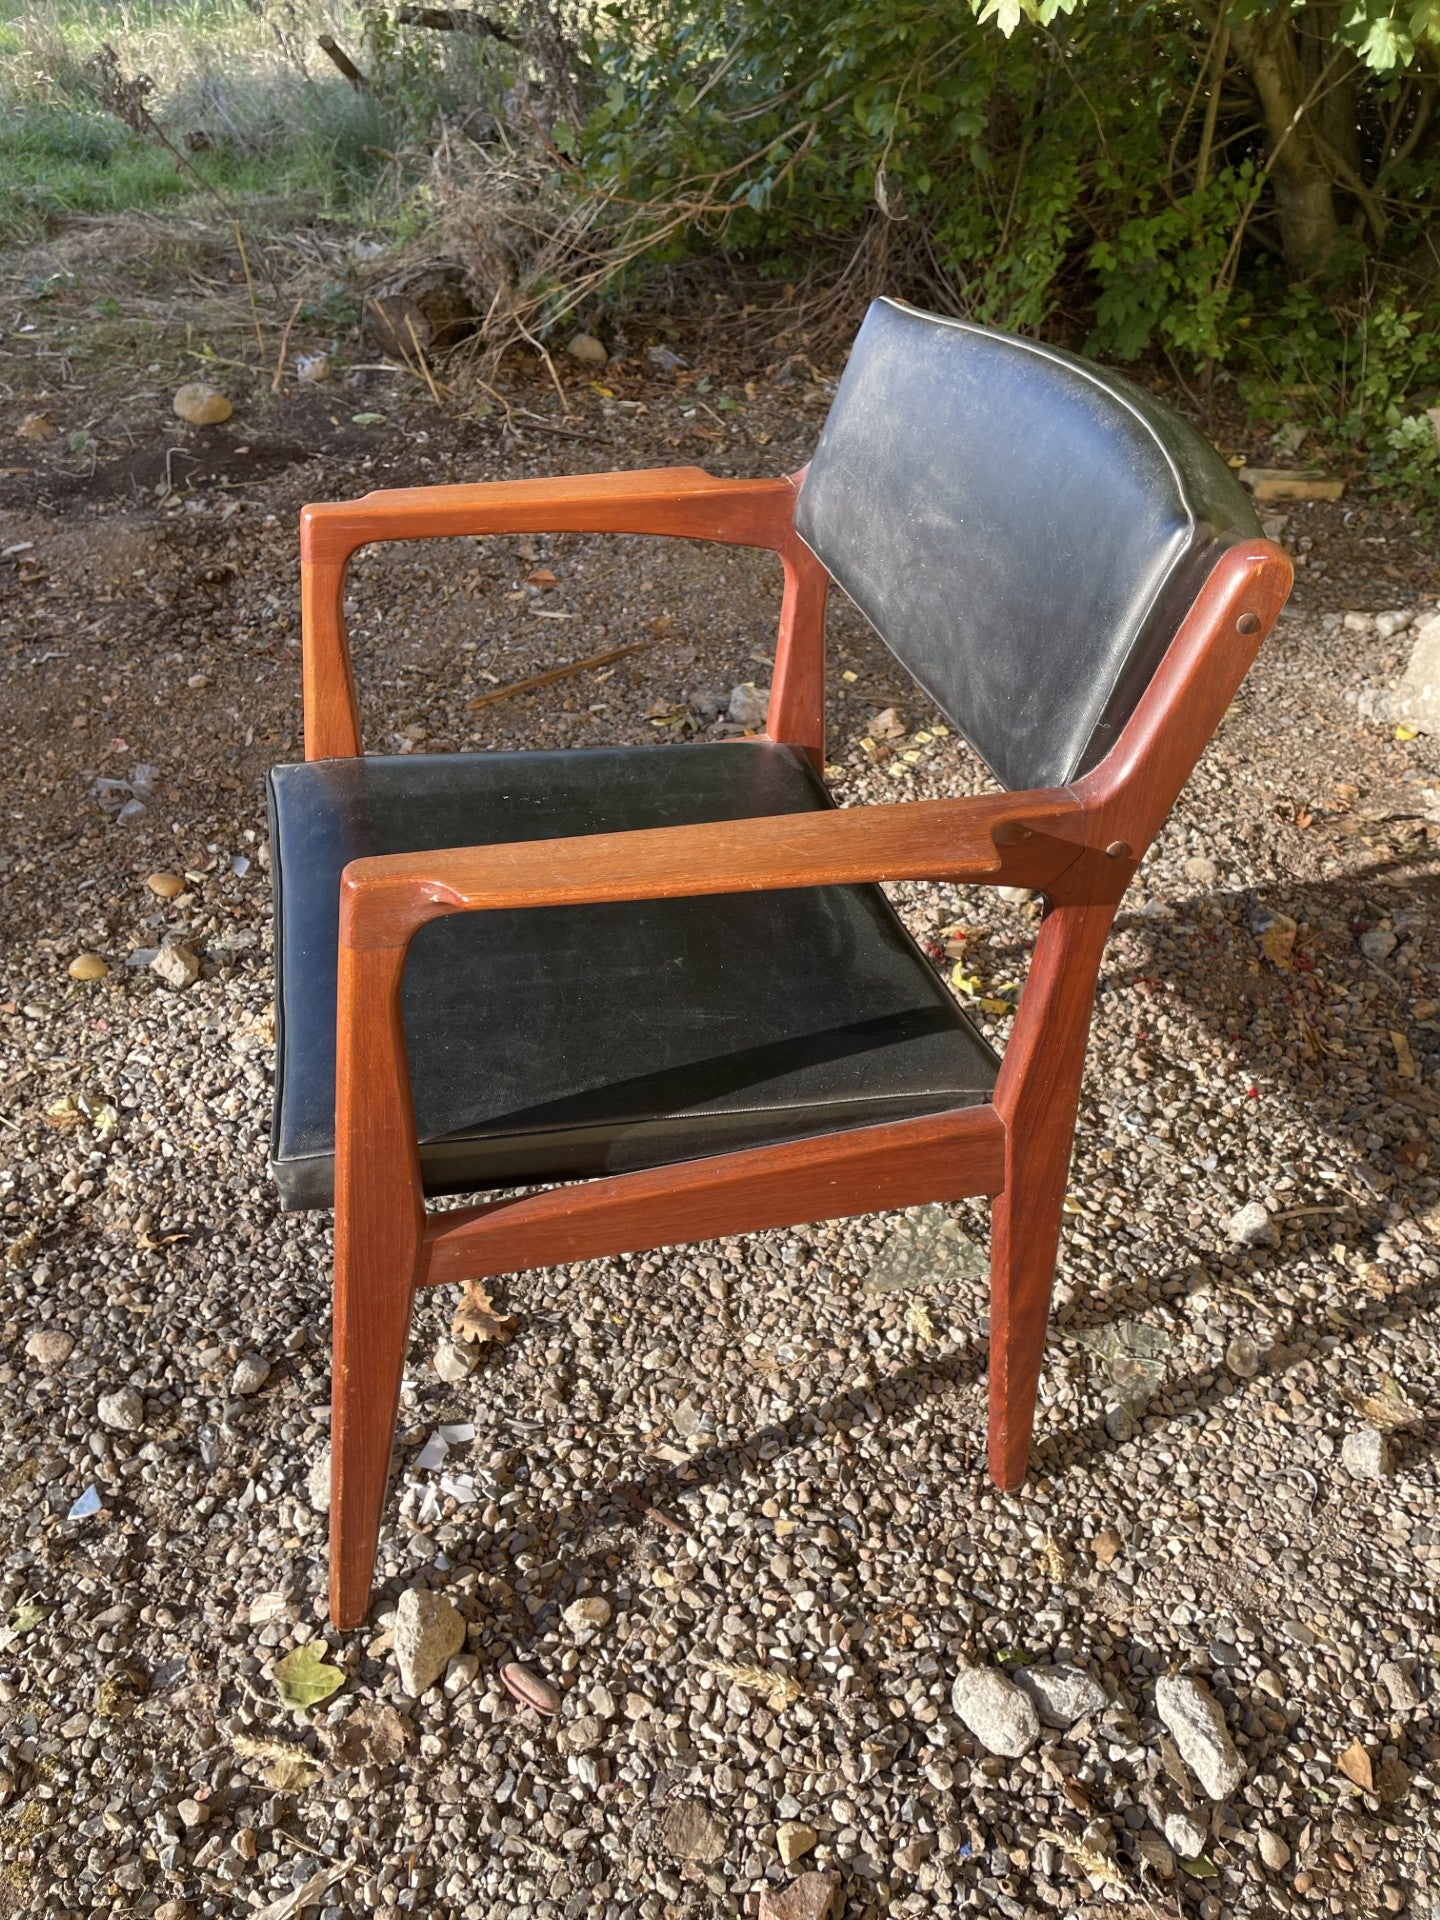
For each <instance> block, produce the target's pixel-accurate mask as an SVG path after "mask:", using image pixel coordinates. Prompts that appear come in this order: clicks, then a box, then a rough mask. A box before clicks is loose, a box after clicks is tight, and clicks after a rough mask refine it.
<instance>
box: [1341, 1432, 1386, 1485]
mask: <svg viewBox="0 0 1440 1920" xmlns="http://www.w3.org/2000/svg"><path fill="white" fill-rule="evenodd" d="M1340 1464H1341V1466H1342V1467H1344V1468H1346V1469H1347V1471H1349V1472H1350V1473H1353V1474H1354V1475H1355V1477H1356V1479H1357V1480H1388V1479H1389V1478H1390V1477H1391V1475H1392V1474H1393V1473H1394V1471H1395V1456H1394V1454H1393V1452H1392V1450H1391V1446H1390V1442H1389V1440H1388V1439H1387V1438H1386V1436H1385V1435H1384V1434H1383V1433H1381V1431H1380V1429H1379V1428H1378V1427H1358V1428H1356V1429H1354V1430H1353V1431H1352V1432H1350V1433H1347V1434H1346V1436H1345V1438H1344V1439H1343V1440H1342V1441H1341V1442H1340Z"/></svg>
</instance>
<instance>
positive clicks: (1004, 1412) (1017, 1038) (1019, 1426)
mask: <svg viewBox="0 0 1440 1920" xmlns="http://www.w3.org/2000/svg"><path fill="white" fill-rule="evenodd" d="M1114 914H1115V909H1114V907H1113V906H1108V905H1107V906H1095V907H1054V908H1051V909H1050V911H1049V912H1048V913H1047V914H1046V917H1045V921H1044V924H1043V925H1042V926H1041V929H1040V936H1039V939H1038V940H1037V941H1036V943H1035V955H1034V959H1033V960H1032V962H1031V966H1030V974H1029V978H1028V979H1027V981H1026V983H1025V991H1024V993H1023V995H1022V996H1021V1001H1020V1011H1019V1013H1018V1014H1017V1016H1016V1020H1015V1028H1014V1031H1013V1032H1012V1034H1011V1036H1010V1042H1009V1044H1008V1046H1007V1047H1006V1049H1005V1058H1004V1061H1003V1062H1002V1064H1001V1069H1000V1076H999V1079H998V1081H997V1082H996V1087H995V1106H996V1109H997V1110H998V1112H999V1113H1000V1116H1001V1118H1002V1119H1003V1120H1004V1121H1005V1127H1006V1143H1005V1190H1004V1192H1003V1193H1001V1194H1000V1195H999V1196H998V1197H997V1199H996V1201H995V1204H994V1208H993V1210H992V1213H991V1240H990V1449H989V1452H990V1478H991V1479H992V1480H993V1481H994V1482H995V1484H996V1486H997V1487H1001V1488H1003V1489H1004V1490H1005V1491H1006V1492H1013V1491H1014V1490H1015V1489H1016V1488H1017V1487H1019V1486H1020V1485H1021V1484H1022V1482H1023V1481H1024V1479H1025V1474H1026V1470H1027V1468H1028V1466H1029V1462H1030V1435H1031V1431H1032V1429H1033V1427H1034V1424H1035V1396H1036V1394H1037V1392H1038V1390H1039V1385H1040V1367H1041V1363H1042V1361H1043V1359H1044V1354H1045V1333H1046V1329H1047V1326H1048V1324H1049V1319H1050V1289H1051V1285H1052V1282H1053V1280H1054V1277H1055V1256H1056V1252H1057V1250H1058V1248H1059V1244H1060V1217H1061V1211H1062V1209H1063V1207H1064V1204H1065V1185H1066V1180H1067V1177H1068V1174H1069V1170H1070V1148H1071V1144H1072V1141H1073V1139H1074V1134H1075V1109H1076V1107H1077V1105H1078V1103H1079V1098H1080V1080H1081V1075H1082V1074H1083V1072H1084V1070H1085V1047H1086V1041H1087V1039H1088V1037H1089V1032H1090V1010H1091V1007H1092V1006H1093V1004H1094V999H1095V982H1096V979H1097V977H1098V974H1099V970H1100V956H1101V953H1102V952H1103V950H1104V946H1105V937H1106V935H1107V934H1108V932H1109V930H1110V922H1111V920H1112V919H1113V918H1114Z"/></svg>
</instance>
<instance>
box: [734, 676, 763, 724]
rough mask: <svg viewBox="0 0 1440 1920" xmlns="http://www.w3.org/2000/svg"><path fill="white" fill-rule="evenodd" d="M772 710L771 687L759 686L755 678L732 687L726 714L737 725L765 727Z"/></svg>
mask: <svg viewBox="0 0 1440 1920" xmlns="http://www.w3.org/2000/svg"><path fill="white" fill-rule="evenodd" d="M769 710H770V689H769V688H768V687H757V686H756V684H755V682H754V681H753V680H742V681H741V683H740V685H739V686H738V687H732V688H731V689H730V699H729V701H728V702H727V704H726V708H725V714H726V718H727V719H729V720H730V721H731V722H732V723H733V724H734V725H735V726H737V727H763V726H764V724H765V716H766V714H767V713H768V712H769Z"/></svg>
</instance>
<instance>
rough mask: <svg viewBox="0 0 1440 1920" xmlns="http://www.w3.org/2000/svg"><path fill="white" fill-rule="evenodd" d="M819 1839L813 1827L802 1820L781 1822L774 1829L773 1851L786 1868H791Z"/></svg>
mask: <svg viewBox="0 0 1440 1920" xmlns="http://www.w3.org/2000/svg"><path fill="white" fill-rule="evenodd" d="M819 1838H820V1836H819V1834H818V1833H817V1832H816V1831H815V1829H814V1827H807V1826H806V1824H805V1822H804V1821H803V1820H782V1821H781V1823H780V1825H779V1826H778V1827H777V1828H776V1829H775V1850H776V1852H777V1853H778V1854H779V1855H780V1858H781V1859H782V1860H783V1861H784V1862H785V1865H786V1866H787V1867H793V1866H794V1864H795V1862H796V1861H797V1860H799V1859H801V1858H802V1857H803V1856H804V1855H805V1854H807V1853H809V1851H810V1849H811V1848H812V1847H813V1846H814V1845H815V1842H816V1841H817V1840H818V1839H819Z"/></svg>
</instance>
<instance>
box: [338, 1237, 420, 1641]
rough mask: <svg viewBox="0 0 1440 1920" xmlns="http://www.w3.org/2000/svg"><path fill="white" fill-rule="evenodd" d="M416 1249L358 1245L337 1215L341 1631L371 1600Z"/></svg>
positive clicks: (354, 1624) (362, 1615)
mask: <svg viewBox="0 0 1440 1920" xmlns="http://www.w3.org/2000/svg"><path fill="white" fill-rule="evenodd" d="M418 1252H419V1245H418V1242H417V1243H416V1245H415V1247H414V1248H413V1249H412V1250H411V1252H410V1255H409V1258H408V1260H407V1259H406V1257H405V1254H404V1250H403V1249H401V1248H396V1247H395V1246H394V1244H393V1240H392V1244H390V1245H386V1244H384V1243H383V1242H382V1243H380V1244H378V1245H377V1244H376V1243H374V1242H372V1243H370V1244H369V1245H366V1244H364V1243H363V1242H362V1243H360V1244H358V1245H357V1244H356V1242H355V1241H354V1239H353V1238H351V1237H350V1236H348V1235H342V1232H341V1230H340V1225H339V1222H338V1221H337V1223H336V1249H335V1329H334V1348H333V1357H332V1362H331V1368H332V1371H331V1382H330V1618H331V1620H332V1621H333V1622H334V1624H335V1626H336V1627H338V1628H340V1629H341V1631H342V1632H343V1631H348V1630H349V1629H350V1628H351V1627H358V1626H359V1625H360V1623H361V1622H362V1621H363V1620H364V1618H365V1614H366V1610H367V1609H368V1607H369V1605H370V1590H371V1585H372V1583H373V1580H374V1575H375V1553H376V1547H377V1545H378V1542H379V1538H380V1519H381V1515H382V1514H383V1512H384V1509H385V1494H386V1489H387V1486H388V1484H389V1478H390V1455H391V1452H392V1450H393V1448H394V1444H395V1423H396V1417H397V1414H398V1412H399V1406H400V1379H401V1375H402V1374H403V1372H404V1369H405V1350H406V1347H407V1345H408V1343H409V1338H410V1310H411V1305H412V1303H413V1301H414V1297H415V1284H414V1283H415V1265H416V1256H417V1255H418ZM397 1255H398V1257H397Z"/></svg>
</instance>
